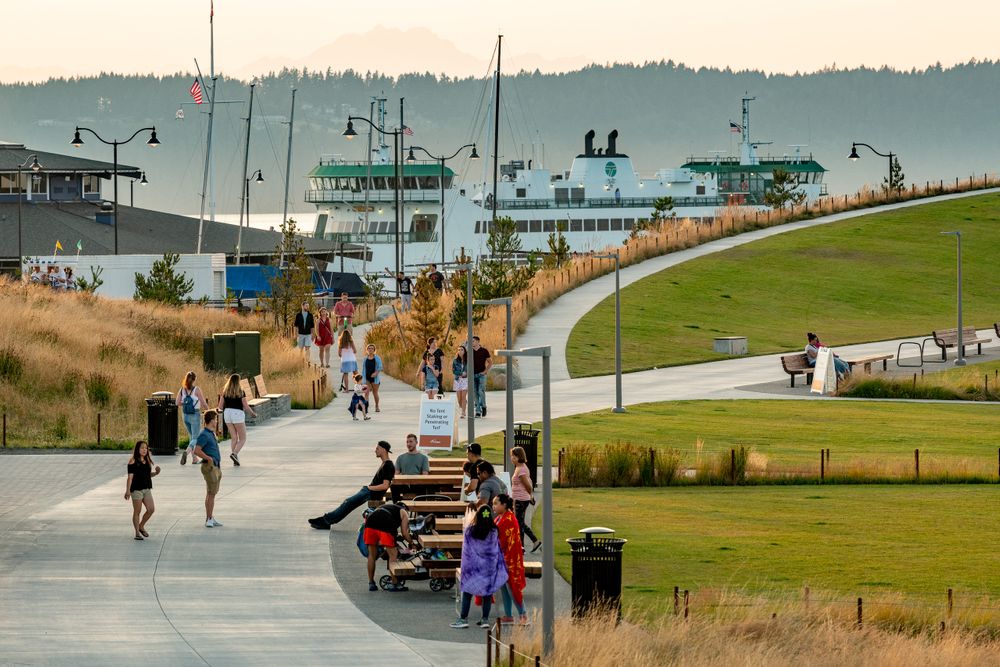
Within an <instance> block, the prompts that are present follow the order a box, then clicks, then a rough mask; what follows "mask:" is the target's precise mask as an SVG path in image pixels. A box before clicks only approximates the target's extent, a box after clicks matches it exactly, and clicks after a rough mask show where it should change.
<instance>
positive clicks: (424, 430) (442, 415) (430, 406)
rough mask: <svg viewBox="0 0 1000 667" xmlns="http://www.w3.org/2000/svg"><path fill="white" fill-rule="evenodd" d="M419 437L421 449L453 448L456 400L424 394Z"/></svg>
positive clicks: (418, 431)
mask: <svg viewBox="0 0 1000 667" xmlns="http://www.w3.org/2000/svg"><path fill="white" fill-rule="evenodd" d="M417 438H418V441H419V445H420V448H421V449H447V450H450V449H451V448H452V445H453V443H454V442H455V400H454V399H453V398H446V399H440V398H434V399H430V398H427V397H426V396H424V397H423V398H421V399H420V423H419V425H418V427H417Z"/></svg>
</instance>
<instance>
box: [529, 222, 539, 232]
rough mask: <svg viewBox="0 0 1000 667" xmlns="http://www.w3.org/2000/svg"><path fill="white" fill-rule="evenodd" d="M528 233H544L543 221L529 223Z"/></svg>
mask: <svg viewBox="0 0 1000 667" xmlns="http://www.w3.org/2000/svg"><path fill="white" fill-rule="evenodd" d="M528 231H529V232H540V231H542V221H541V220H532V221H531V222H530V223H529V226H528Z"/></svg>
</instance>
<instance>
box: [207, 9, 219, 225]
mask: <svg viewBox="0 0 1000 667" xmlns="http://www.w3.org/2000/svg"><path fill="white" fill-rule="evenodd" d="M210 7H211V8H210V10H209V14H208V33H209V37H208V45H209V49H208V75H209V77H211V79H212V109H210V110H209V117H208V147H207V149H206V150H208V165H209V181H208V207H209V211H210V212H211V219H212V222H215V158H214V156H213V155H212V111H214V110H215V109H214V106H215V86H216V84H217V82H218V78H217V77H216V76H215V0H210Z"/></svg>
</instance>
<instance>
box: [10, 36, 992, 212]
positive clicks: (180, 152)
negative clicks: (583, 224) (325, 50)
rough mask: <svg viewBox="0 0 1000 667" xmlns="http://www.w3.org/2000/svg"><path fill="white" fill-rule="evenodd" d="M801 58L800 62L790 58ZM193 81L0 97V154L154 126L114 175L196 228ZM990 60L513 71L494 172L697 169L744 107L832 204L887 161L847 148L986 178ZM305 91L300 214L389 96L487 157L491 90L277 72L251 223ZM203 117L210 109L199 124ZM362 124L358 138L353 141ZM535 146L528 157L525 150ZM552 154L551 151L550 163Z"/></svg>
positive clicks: (920, 174)
mask: <svg viewBox="0 0 1000 667" xmlns="http://www.w3.org/2000/svg"><path fill="white" fill-rule="evenodd" d="M789 57H790V58H793V57H794V49H791V50H790V55H789ZM192 81H193V75H190V74H178V75H175V76H169V77H156V76H135V75H129V76H122V75H115V74H105V75H102V76H99V77H92V78H82V79H73V80H51V81H48V82H46V83H42V84H10V85H3V86H0V119H2V125H0V139H2V140H6V141H14V142H20V143H25V144H28V145H29V146H31V147H34V148H37V149H41V150H57V151H66V152H69V151H73V150H78V151H79V153H80V155H83V156H89V157H95V158H103V159H107V160H109V161H110V158H111V149H110V147H106V146H103V145H100V144H99V143H98V142H97V141H96V140H88V138H87V137H86V135H85V137H84V140H85V141H87V145H85V146H84V147H82V148H80V149H73V148H71V147H70V145H69V141H70V139H71V138H72V134H73V127H74V126H75V125H77V124H80V125H85V126H88V127H92V128H93V129H95V130H97V131H98V132H100V133H101V134H102V135H104V136H106V137H108V138H111V137H115V136H117V137H119V138H127V137H128V136H129V135H131V133H132V132H133V131H134V130H135V129H138V128H139V127H142V126H143V125H147V124H156V125H157V128H158V130H159V137H160V140H161V141H162V142H163V143H162V146H161V147H160V148H158V149H156V151H155V152H152V151H150V150H149V149H147V148H145V147H144V146H143V144H142V143H141V142H139V141H136V142H134V143H133V144H130V145H128V146H126V147H123V148H122V149H121V155H120V159H121V161H122V162H123V163H128V164H135V165H139V166H141V167H143V168H145V169H146V170H147V173H148V175H149V179H150V185H149V187H147V188H145V189H142V190H141V191H139V190H137V192H136V204H137V205H143V206H152V207H155V208H161V209H165V210H170V211H175V212H180V213H191V212H196V211H197V209H198V193H199V192H200V188H201V170H202V160H203V152H202V151H203V141H204V134H205V132H204V117H203V115H201V114H198V113H197V110H196V109H195V107H193V106H184V107H183V109H184V112H185V116H186V118H185V119H184V120H176V119H175V112H176V111H177V110H178V109H179V108H181V107H180V104H181V103H182V102H190V101H191V99H190V97H189V96H188V93H187V90H188V88H189V86H190V85H191V82H192ZM998 83H1000V63H994V62H979V63H977V62H971V63H968V64H965V65H960V66H957V67H953V68H949V69H943V68H941V67H939V66H935V67H930V68H928V69H925V70H920V71H916V70H914V71H907V72H901V71H895V70H888V69H883V70H872V69H856V70H834V69H831V70H827V71H821V72H815V73H810V74H804V75H783V74H782V75H766V74H764V73H761V72H747V71H735V70H728V69H727V70H714V69H699V70H693V69H691V68H688V67H685V66H684V65H680V64H675V63H673V62H660V63H649V64H645V65H608V66H592V67H588V68H585V69H583V70H579V71H575V72H569V73H564V74H540V73H531V72H521V73H519V74H516V75H511V76H505V77H504V79H503V88H502V93H501V95H502V98H503V105H504V113H503V121H502V127H501V157H502V158H503V159H505V160H506V159H512V158H518V157H523V158H525V159H530V158H532V157H533V156H534V158H535V160H536V163H537V161H538V160H540V159H541V158H542V156H543V150H544V160H545V164H546V165H547V166H549V167H550V168H552V169H556V170H562V169H566V168H568V167H569V162H570V160H571V159H572V157H573V156H574V155H576V154H577V153H578V152H580V150H581V147H582V141H583V135H584V133H585V132H586V131H587V130H589V129H591V128H593V129H595V130H596V131H597V136H598V140H597V142H596V144H597V146H602V145H603V138H604V137H605V136H606V135H607V133H608V132H609V131H610V130H611V129H613V128H617V129H618V130H619V132H620V138H619V141H618V148H619V149H620V150H622V151H623V152H625V153H628V154H629V155H631V156H632V157H633V158H634V159H635V163H636V166H637V167H638V168H639V169H640V170H641V171H643V172H647V173H648V172H652V171H653V170H655V169H658V168H661V167H672V166H677V165H679V164H680V163H681V162H682V161H683V160H684V159H685V158H686V157H688V156H689V155H692V154H695V155H705V154H707V152H708V151H711V150H724V151H728V150H730V149H731V148H733V147H734V145H735V140H736V135H732V134H730V133H729V125H728V123H729V121H730V120H733V121H736V122H739V113H740V98H741V97H742V96H743V94H744V93H745V92H749V94H750V95H752V96H755V97H756V98H757V101H756V102H754V104H753V107H752V109H753V118H752V128H751V129H752V133H753V137H754V139H755V140H760V141H769V140H770V141H773V142H774V143H773V145H771V146H764V147H762V148H761V152H762V153H766V152H771V153H774V154H785V153H790V152H792V151H793V149H791V148H789V145H790V144H808V147H807V148H805V149H803V150H804V151H806V152H812V153H813V154H814V155H815V157H816V159H818V160H819V161H820V162H821V163H822V164H823V165H824V166H826V167H827V168H828V169H830V170H831V173H830V174H828V176H827V181H828V183H829V184H830V190H831V192H844V191H853V190H854V189H855V188H857V187H858V186H860V185H861V184H863V183H866V182H868V183H875V182H878V181H880V179H881V177H882V175H883V174H884V172H885V160H883V159H881V158H877V157H875V156H874V155H872V154H870V153H865V152H864V151H862V158H863V159H862V160H860V161H859V162H858V163H856V164H852V163H850V162H849V161H848V160H847V159H846V155H847V153H848V152H849V150H850V144H851V141H852V140H856V141H864V142H867V143H870V144H872V145H874V146H875V147H876V148H879V149H880V150H882V151H883V152H887V151H889V150H892V151H893V152H895V153H898V154H899V156H900V160H901V162H902V166H903V170H904V172H905V174H906V180H907V182H910V181H919V182H923V181H924V180H927V179H937V178H949V177H952V178H953V177H954V176H956V175H969V174H971V173H978V174H982V173H983V172H995V171H997V168H996V156H997V154H998V150H997V149H998V147H1000V146H998V144H1000V134H998V133H997V132H996V131H995V115H996V109H997V108H998V106H1000V104H998V102H1000V85H998ZM293 86H295V87H296V88H298V91H299V92H298V94H297V109H296V117H295V148H294V158H293V165H292V182H291V189H290V191H291V200H292V202H293V210H298V211H308V210H310V209H311V207H310V206H307V205H305V204H304V203H302V193H303V191H304V189H305V178H304V177H305V174H306V172H308V170H309V169H311V168H312V167H313V166H314V165H315V164H316V162H317V160H318V159H319V157H320V155H322V154H331V153H340V154H343V155H344V156H345V157H348V158H351V159H363V157H364V151H365V148H364V140H363V139H360V140H358V141H355V142H353V143H348V142H347V141H345V140H344V139H343V138H342V137H341V136H340V134H341V132H342V131H343V128H344V124H345V120H346V117H347V115H348V114H350V113H357V114H360V115H367V113H368V108H369V101H370V98H371V96H372V95H377V94H381V93H384V96H385V97H387V98H388V99H389V102H388V109H389V123H388V124H389V125H390V126H392V125H395V124H398V119H399V97H400V96H403V97H405V98H406V107H405V119H404V120H405V124H406V125H407V126H409V127H410V128H412V129H413V131H414V136H413V137H412V138H408V143H413V144H416V145H421V146H424V147H425V148H428V149H429V150H431V151H434V152H442V151H448V152H449V153H450V152H451V151H452V150H453V149H454V148H456V147H457V146H459V145H461V144H463V143H465V142H467V141H473V140H474V141H478V142H479V144H480V147H481V152H482V147H483V146H484V144H485V140H486V131H487V119H486V118H485V111H484V107H485V104H486V103H487V101H488V97H489V91H488V85H487V82H484V81H483V80H480V79H451V78H447V77H444V78H442V77H437V76H434V75H432V74H413V75H406V76H403V77H400V78H399V79H390V78H386V77H382V76H379V75H377V74H368V75H362V74H358V73H355V72H351V71H347V72H335V71H333V70H332V69H331V70H329V71H327V72H324V73H320V72H299V71H284V72H281V73H272V74H269V75H267V76H264V77H262V78H261V79H260V80H259V85H258V86H257V97H256V99H255V103H254V118H255V123H254V128H253V136H252V148H251V157H250V168H251V169H255V168H261V169H262V170H263V172H264V174H265V178H266V179H267V182H266V183H265V184H263V185H261V186H260V187H255V188H254V190H253V192H252V201H253V210H254V211H255V212H257V211H272V212H273V211H279V210H280V208H281V196H282V188H283V182H282V172H283V171H284V162H285V146H286V137H287V125H284V124H282V121H283V120H285V119H286V118H287V114H288V106H289V97H290V90H291V88H292V87H293ZM247 92H248V87H247V84H246V82H243V81H238V80H233V79H226V78H220V80H219V94H218V99H219V100H236V101H240V102H241V103H240V104H227V105H220V106H219V108H218V115H217V121H216V128H217V134H216V141H217V144H216V145H217V152H216V155H217V163H218V188H217V191H218V193H219V194H218V201H219V210H220V212H235V211H236V210H238V197H239V192H240V185H239V170H240V169H241V167H242V148H241V143H242V137H243V132H244V129H243V124H242V122H241V120H240V119H241V118H244V117H245V116H246V104H245V101H246V97H247ZM204 108H205V105H203V106H202V109H204ZM361 129H362V128H361V127H360V126H359V127H358V130H359V131H361ZM533 143H534V147H532V144H533ZM543 145H544V149H543ZM481 165H482V163H480V164H479V165H476V166H474V167H470V166H468V165H466V166H464V167H463V165H462V164H455V165H454V166H455V167H456V168H457V169H458V170H459V171H462V170H463V169H467V170H466V171H465V175H466V177H467V178H469V179H474V178H480V177H481V173H482V172H481V169H482V166H481Z"/></svg>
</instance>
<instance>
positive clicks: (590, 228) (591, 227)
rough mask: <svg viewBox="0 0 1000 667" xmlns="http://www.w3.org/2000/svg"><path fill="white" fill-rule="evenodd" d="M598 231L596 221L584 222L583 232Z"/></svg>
mask: <svg viewBox="0 0 1000 667" xmlns="http://www.w3.org/2000/svg"><path fill="white" fill-rule="evenodd" d="M596 229H597V225H596V224H595V221H594V220H584V221H583V231H585V232H592V231H595V230H596Z"/></svg>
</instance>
